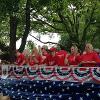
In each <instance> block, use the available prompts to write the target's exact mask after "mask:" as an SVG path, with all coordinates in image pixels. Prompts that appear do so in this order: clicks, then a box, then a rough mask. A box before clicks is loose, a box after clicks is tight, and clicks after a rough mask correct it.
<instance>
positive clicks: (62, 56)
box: [56, 46, 68, 67]
mask: <svg viewBox="0 0 100 100" xmlns="http://www.w3.org/2000/svg"><path fill="white" fill-rule="evenodd" d="M60 48H61V49H60V50H59V51H57V53H56V56H57V59H56V61H57V65H58V66H60V67H61V66H66V58H67V57H68V53H67V51H65V50H64V47H62V46H60Z"/></svg>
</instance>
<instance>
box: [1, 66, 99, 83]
mask: <svg viewBox="0 0 100 100" xmlns="http://www.w3.org/2000/svg"><path fill="white" fill-rule="evenodd" d="M5 66H6V67H5ZM6 68H7V69H6ZM7 74H8V75H7ZM5 75H6V78H12V77H13V78H17V79H20V78H24V77H26V78H28V79H31V80H37V79H39V80H58V81H59V80H60V81H76V82H88V81H89V82H90V81H91V82H98V83H100V67H81V68H80V67H58V66H34V67H28V66H22V67H18V66H16V65H0V77H1V78H3V77H4V76H5Z"/></svg>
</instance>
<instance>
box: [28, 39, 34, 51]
mask: <svg viewBox="0 0 100 100" xmlns="http://www.w3.org/2000/svg"><path fill="white" fill-rule="evenodd" d="M34 47H35V44H34V42H33V41H27V43H26V49H27V50H28V51H29V52H30V53H31V52H32V50H33V48H34Z"/></svg>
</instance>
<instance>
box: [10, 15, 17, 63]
mask: <svg viewBox="0 0 100 100" xmlns="http://www.w3.org/2000/svg"><path fill="white" fill-rule="evenodd" d="M16 30H17V18H16V16H12V15H11V16H10V34H9V37H10V44H9V49H10V50H9V52H10V62H11V63H13V62H14V61H15V51H16Z"/></svg>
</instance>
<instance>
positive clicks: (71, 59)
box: [68, 55, 80, 65]
mask: <svg viewBox="0 0 100 100" xmlns="http://www.w3.org/2000/svg"><path fill="white" fill-rule="evenodd" d="M79 60H80V55H69V56H68V63H69V65H78V64H79V62H80V61H79Z"/></svg>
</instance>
